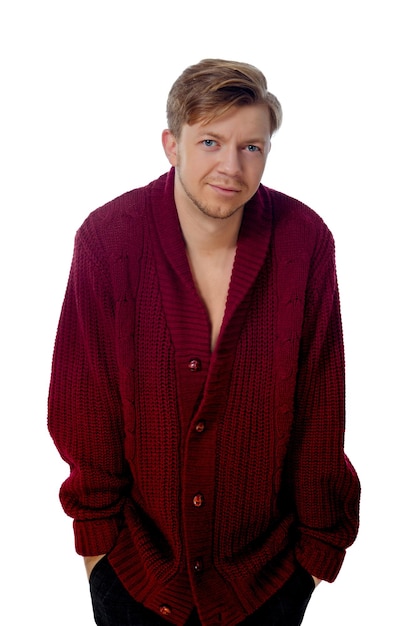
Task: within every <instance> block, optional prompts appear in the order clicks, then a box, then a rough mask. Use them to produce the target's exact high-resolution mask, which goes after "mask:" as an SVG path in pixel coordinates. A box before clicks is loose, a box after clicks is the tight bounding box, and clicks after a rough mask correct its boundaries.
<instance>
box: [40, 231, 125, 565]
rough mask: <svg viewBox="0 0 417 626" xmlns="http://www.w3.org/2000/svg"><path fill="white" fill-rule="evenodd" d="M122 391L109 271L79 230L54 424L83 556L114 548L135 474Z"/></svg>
mask: <svg viewBox="0 0 417 626" xmlns="http://www.w3.org/2000/svg"><path fill="white" fill-rule="evenodd" d="M84 239H85V238H84ZM119 396H120V394H119V386H118V371H117V359H116V347H115V324H114V302H113V298H112V290H111V284H110V280H109V277H108V271H107V272H106V267H105V265H104V264H101V263H100V262H99V261H98V260H97V258H96V257H95V256H94V255H93V254H92V252H91V246H87V245H86V243H85V241H84V240H83V237H82V235H81V233H80V231H79V232H78V233H77V237H76V241H75V247H74V256H73V261H72V265H71V271H70V276H69V280H68V285H67V290H66V294H65V299H64V303H63V306H62V311H61V316H60V320H59V325H58V330H57V335H56V341H55V348H54V355H53V363H52V373H51V381H50V388H49V398H48V428H49V431H50V434H51V436H52V438H53V440H54V443H55V445H56V447H57V449H58V451H59V452H60V454H61V456H62V458H63V459H64V460H65V461H66V462H67V463H68V465H69V469H70V473H69V477H68V478H67V480H66V481H65V482H64V483H63V484H62V487H61V489H60V499H61V503H62V506H63V508H64V510H65V512H66V513H67V514H68V515H69V516H70V517H72V518H73V520H74V533H75V547H76V551H77V552H78V553H79V554H82V555H85V556H88V555H90V556H92V555H96V554H102V553H106V552H108V551H109V550H110V549H111V548H112V546H113V545H114V543H115V541H116V538H117V535H118V533H119V528H120V524H121V522H122V518H123V508H124V503H125V498H126V493H127V489H128V487H129V484H130V478H129V473H128V471H127V469H126V466H125V462H124V455H123V427H122V410H121V402H120V397H119Z"/></svg>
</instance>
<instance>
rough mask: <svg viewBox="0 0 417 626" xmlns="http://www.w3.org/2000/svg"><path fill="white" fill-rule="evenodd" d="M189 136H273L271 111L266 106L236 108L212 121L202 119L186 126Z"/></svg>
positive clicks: (256, 105) (251, 105) (254, 105)
mask: <svg viewBox="0 0 417 626" xmlns="http://www.w3.org/2000/svg"><path fill="white" fill-rule="evenodd" d="M183 129H187V134H192V135H195V134H199V133H203V134H206V133H214V134H218V135H224V136H228V135H229V134H236V133H238V134H239V135H241V136H248V137H249V136H253V135H255V136H259V137H260V138H265V137H267V138H268V139H269V138H270V136H271V118H270V113H269V109H268V107H267V106H266V105H264V104H250V105H244V106H234V107H232V108H230V109H229V110H228V111H226V113H223V114H222V115H218V116H217V117H213V118H211V119H206V118H203V119H200V120H198V121H197V122H195V123H194V124H185V125H184V127H183Z"/></svg>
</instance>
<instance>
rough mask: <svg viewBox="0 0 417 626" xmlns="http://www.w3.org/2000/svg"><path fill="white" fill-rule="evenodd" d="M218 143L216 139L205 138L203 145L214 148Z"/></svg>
mask: <svg viewBox="0 0 417 626" xmlns="http://www.w3.org/2000/svg"><path fill="white" fill-rule="evenodd" d="M215 145H216V142H215V141H214V139H203V146H205V147H206V148H213V146H215Z"/></svg>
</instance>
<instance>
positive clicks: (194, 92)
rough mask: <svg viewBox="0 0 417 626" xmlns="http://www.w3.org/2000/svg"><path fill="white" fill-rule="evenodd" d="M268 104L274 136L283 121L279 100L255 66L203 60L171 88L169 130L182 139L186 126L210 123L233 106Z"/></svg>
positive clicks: (168, 111)
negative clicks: (182, 132)
mask: <svg viewBox="0 0 417 626" xmlns="http://www.w3.org/2000/svg"><path fill="white" fill-rule="evenodd" d="M251 104H264V105H266V106H267V107H268V110H269V115H270V120H271V135H272V134H273V133H274V132H275V131H276V130H278V128H279V127H280V125H281V122H282V109H281V105H280V103H279V101H278V100H277V98H276V97H275V96H274V95H273V94H271V93H270V92H269V91H268V89H267V82H266V78H265V76H264V75H263V73H262V72H261V71H260V70H258V69H257V68H256V67H254V66H253V65H250V64H248V63H241V62H238V61H225V60H223V59H203V60H202V61H200V63H197V64H196V65H191V66H190V67H188V68H187V69H185V70H184V72H183V73H182V74H181V76H179V77H178V78H177V80H176V81H175V82H174V84H173V85H172V87H171V90H170V92H169V95H168V101H167V120H168V128H169V130H170V131H171V132H172V134H173V135H174V136H175V137H177V138H178V137H179V136H180V134H181V130H182V127H183V125H184V124H195V123H196V122H204V123H206V122H210V121H211V120H213V119H214V118H216V117H219V116H220V115H222V114H224V113H226V111H228V110H229V109H230V108H231V107H233V106H245V105H251Z"/></svg>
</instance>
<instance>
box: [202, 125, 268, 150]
mask: <svg viewBox="0 0 417 626" xmlns="http://www.w3.org/2000/svg"><path fill="white" fill-rule="evenodd" d="M201 135H210V137H213V139H218V140H219V141H223V140H224V139H225V137H224V135H220V134H219V133H216V132H213V131H211V130H210V129H209V128H208V129H207V130H206V131H205V132H204V128H202V129H201ZM244 143H245V144H247V145H248V146H249V145H251V144H256V143H260V144H265V143H267V141H265V139H260V138H259V137H258V138H257V139H254V138H253V139H245V141H244Z"/></svg>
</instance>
